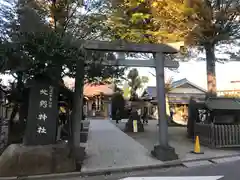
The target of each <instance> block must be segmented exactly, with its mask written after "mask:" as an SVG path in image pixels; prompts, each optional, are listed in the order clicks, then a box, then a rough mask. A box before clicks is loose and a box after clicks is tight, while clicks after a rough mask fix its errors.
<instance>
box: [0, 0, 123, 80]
mask: <svg viewBox="0 0 240 180" xmlns="http://www.w3.org/2000/svg"><path fill="white" fill-rule="evenodd" d="M66 3H67V4H66ZM79 3H80V1H77V0H75V1H66V2H65V1H62V0H61V1H56V2H55V1H49V3H43V2H42V1H27V0H19V1H17V3H16V4H13V5H12V7H13V6H14V7H13V8H12V9H10V11H9V12H8V14H11V15H12V16H15V18H10V17H12V16H9V15H8V16H6V17H4V18H5V24H4V26H2V27H1V30H2V31H4V32H6V29H7V30H8V32H7V33H5V34H4V33H1V35H3V38H2V40H1V48H2V49H3V51H2V52H1V54H0V57H1V60H2V61H1V62H2V65H3V66H4V67H2V69H1V71H2V72H4V71H5V70H11V72H16V71H22V72H23V73H24V74H26V76H28V77H29V78H31V77H33V76H34V75H36V74H39V73H44V74H47V75H49V77H55V76H56V74H54V75H53V74H52V73H56V67H57V66H58V67H60V68H61V70H58V71H60V72H61V75H62V76H64V75H69V76H71V77H74V76H75V69H76V61H84V60H85V59H86V58H87V59H88V61H90V62H92V63H88V64H85V80H89V81H96V80H98V81H101V80H103V79H106V78H108V77H111V76H120V75H122V74H123V72H124V68H119V67H112V66H104V65H102V64H101V62H102V61H103V60H105V59H106V58H107V57H108V54H107V53H101V52H85V51H84V50H83V49H82V48H81V47H82V44H81V42H82V41H80V40H82V39H91V38H96V37H97V36H98V37H101V34H100V35H99V33H98V32H100V29H101V27H102V24H101V23H99V24H97V22H99V20H100V19H101V18H100V15H99V14H94V13H91V14H90V15H87V14H86V13H85V14H82V13H80V12H79V11H80V10H81V7H80V4H79ZM95 5H96V6H97V4H95ZM92 6H93V5H92ZM95 8H97V7H95ZM99 8H100V7H99ZM2 12H3V11H2ZM51 18H52V20H51ZM94 24H95V25H94ZM52 26H54V27H52ZM98 28H99V29H98ZM58 73H59V72H58Z"/></svg>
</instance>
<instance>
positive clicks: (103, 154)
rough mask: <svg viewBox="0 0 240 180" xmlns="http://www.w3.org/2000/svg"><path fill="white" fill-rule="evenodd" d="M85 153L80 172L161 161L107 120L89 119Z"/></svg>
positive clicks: (151, 163) (158, 162)
mask: <svg viewBox="0 0 240 180" xmlns="http://www.w3.org/2000/svg"><path fill="white" fill-rule="evenodd" d="M86 153H87V158H86V160H85V161H84V163H83V166H82V170H81V172H88V171H92V170H96V169H97V170H99V169H109V170H111V168H112V169H116V168H126V167H135V166H144V165H146V166H147V165H153V164H162V163H163V162H161V161H159V160H156V159H154V158H153V157H151V156H150V152H149V151H148V150H147V149H146V148H145V147H144V146H143V145H141V144H140V143H139V142H137V141H135V140H134V139H132V138H131V137H129V136H128V135H127V134H125V133H124V132H122V131H121V130H120V129H119V128H118V127H116V126H115V125H114V124H113V123H112V122H110V121H109V120H90V126H89V136H88V142H87V147H86Z"/></svg>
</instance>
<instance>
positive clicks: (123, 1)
mask: <svg viewBox="0 0 240 180" xmlns="http://www.w3.org/2000/svg"><path fill="white" fill-rule="evenodd" d="M112 6H113V7H114V8H113V10H112V13H111V15H109V19H108V25H109V27H110V29H112V31H113V32H114V34H115V38H116V39H124V40H127V41H137V42H155V43H159V42H161V43H165V42H176V41H179V40H183V38H184V37H185V36H186V34H187V33H188V31H189V27H190V25H189V24H190V23H191V22H190V21H188V17H187V16H186V15H185V14H187V13H189V12H190V11H191V9H190V8H187V6H186V3H185V2H184V1H182V0H169V1H162V0H157V1H151V0H149V1H148V0H118V1H114V2H113V5H112Z"/></svg>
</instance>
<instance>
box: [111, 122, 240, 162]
mask: <svg viewBox="0 0 240 180" xmlns="http://www.w3.org/2000/svg"><path fill="white" fill-rule="evenodd" d="M112 123H113V124H115V121H112ZM157 123H158V122H157V120H150V121H149V123H148V125H144V130H145V131H144V132H142V133H127V134H128V135H129V136H130V137H132V138H133V139H135V140H136V141H138V142H139V143H140V144H142V145H143V146H144V147H145V148H147V149H148V150H149V151H151V150H152V149H153V146H154V144H156V143H157V142H158V126H157ZM115 125H116V124H115ZM116 126H117V127H119V129H121V130H123V129H124V126H125V123H122V122H121V123H119V124H117V125H116ZM168 134H169V144H170V145H171V146H172V147H174V148H175V151H176V153H177V154H178V156H179V159H181V160H193V159H198V158H208V157H211V158H212V157H219V156H228V155H235V154H240V149H210V148H208V147H204V146H201V151H203V152H204V154H192V153H190V151H192V150H193V148H194V143H193V142H191V141H190V140H189V139H188V138H187V137H186V136H187V129H186V127H168Z"/></svg>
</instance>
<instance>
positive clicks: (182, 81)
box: [146, 78, 206, 98]
mask: <svg viewBox="0 0 240 180" xmlns="http://www.w3.org/2000/svg"><path fill="white" fill-rule="evenodd" d="M186 83H188V84H190V85H192V86H194V87H196V88H197V89H200V90H201V91H203V92H206V90H205V89H203V88H201V87H199V86H197V85H195V84H194V83H192V82H190V81H188V80H187V79H186V78H184V79H180V80H178V81H174V82H172V84H171V88H177V87H179V86H181V85H183V84H186ZM146 91H147V93H148V95H149V96H150V97H152V98H155V97H157V89H156V87H155V86H148V87H147V88H146Z"/></svg>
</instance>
